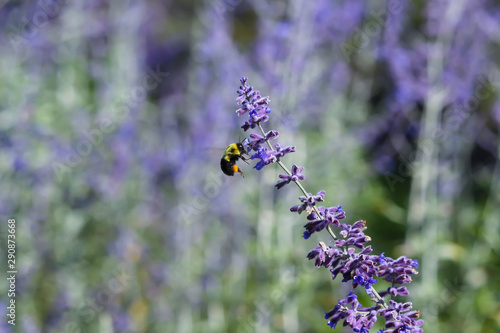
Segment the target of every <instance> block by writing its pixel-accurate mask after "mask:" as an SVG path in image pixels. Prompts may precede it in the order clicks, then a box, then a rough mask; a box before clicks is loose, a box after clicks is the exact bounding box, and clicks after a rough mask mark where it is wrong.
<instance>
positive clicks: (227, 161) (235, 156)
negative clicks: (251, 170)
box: [220, 142, 248, 177]
mask: <svg viewBox="0 0 500 333" xmlns="http://www.w3.org/2000/svg"><path fill="white" fill-rule="evenodd" d="M243 154H246V155H248V153H247V151H246V150H245V147H243V144H242V143H241V142H238V143H231V144H230V145H229V146H227V148H226V149H225V150H224V155H223V156H222V158H221V160H220V168H221V170H222V172H224V173H225V174H226V175H228V176H234V173H235V172H239V173H241V175H242V176H243V177H245V175H244V174H243V171H241V169H240V168H239V167H238V166H237V165H236V162H237V161H238V160H239V159H240V158H241V159H242V160H243V161H244V162H245V163H246V164H248V162H247V160H246V158H244V157H243V156H242V155H243Z"/></svg>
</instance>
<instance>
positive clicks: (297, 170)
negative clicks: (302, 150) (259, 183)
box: [275, 164, 306, 190]
mask: <svg viewBox="0 0 500 333" xmlns="http://www.w3.org/2000/svg"><path fill="white" fill-rule="evenodd" d="M303 170H304V167H299V166H297V165H295V164H294V165H293V166H292V171H291V172H292V175H291V176H290V175H287V174H280V175H279V177H280V178H281V179H282V180H280V181H278V183H277V184H276V185H275V186H276V187H277V188H278V190H279V189H280V188H282V187H283V186H285V185H286V184H289V183H290V182H292V181H294V182H296V181H298V180H304V179H305V178H306V176H304V175H303V174H302V173H301V172H302V171H303Z"/></svg>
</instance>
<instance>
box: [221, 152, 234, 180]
mask: <svg viewBox="0 0 500 333" xmlns="http://www.w3.org/2000/svg"><path fill="white" fill-rule="evenodd" d="M233 165H234V163H233V162H232V161H228V160H227V159H225V158H224V157H223V158H222V159H221V160H220V168H221V170H222V172H224V174H226V175H228V176H234V171H233Z"/></svg>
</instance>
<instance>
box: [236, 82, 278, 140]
mask: <svg viewBox="0 0 500 333" xmlns="http://www.w3.org/2000/svg"><path fill="white" fill-rule="evenodd" d="M240 82H241V86H240V88H239V89H238V90H237V92H238V95H239V96H238V98H237V99H236V103H238V104H239V105H241V108H239V109H238V110H236V113H237V114H238V115H239V116H241V115H244V114H245V113H247V112H248V114H249V119H248V120H247V121H245V124H244V125H243V126H241V127H242V128H243V130H244V131H247V130H248V129H250V128H255V126H257V124H258V123H260V122H266V121H268V120H269V115H268V114H269V113H271V109H270V108H269V107H267V106H266V105H267V104H269V103H270V101H271V100H270V99H269V97H262V96H261V95H260V92H259V91H258V90H254V88H253V87H252V86H249V85H248V84H247V82H248V78H246V77H242V78H241V79H240Z"/></svg>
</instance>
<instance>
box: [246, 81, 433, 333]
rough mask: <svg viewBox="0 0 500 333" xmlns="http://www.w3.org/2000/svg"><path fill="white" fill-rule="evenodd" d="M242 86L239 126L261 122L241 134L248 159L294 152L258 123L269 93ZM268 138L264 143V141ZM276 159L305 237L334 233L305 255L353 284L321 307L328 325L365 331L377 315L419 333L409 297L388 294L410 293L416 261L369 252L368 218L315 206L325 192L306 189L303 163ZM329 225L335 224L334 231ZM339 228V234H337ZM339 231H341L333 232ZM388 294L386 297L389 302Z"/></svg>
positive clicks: (265, 115)
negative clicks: (294, 197) (381, 285)
mask: <svg viewBox="0 0 500 333" xmlns="http://www.w3.org/2000/svg"><path fill="white" fill-rule="evenodd" d="M240 81H241V86H240V88H239V89H238V95H239V96H238V98H237V99H236V101H237V103H238V105H241V107H240V108H239V109H238V110H237V111H236V113H237V114H238V115H244V114H246V113H248V119H247V120H246V121H245V123H244V124H243V126H242V128H243V130H245V131H247V130H248V129H253V128H256V127H259V130H260V134H256V133H252V134H250V140H249V139H245V141H244V142H243V145H244V146H245V147H246V148H247V151H250V150H253V151H255V153H254V154H253V155H252V156H251V157H250V159H252V160H253V159H258V160H259V161H258V162H257V164H256V165H255V166H254V168H255V169H257V170H261V169H262V168H263V167H264V166H266V165H268V164H271V163H274V162H279V161H280V158H282V157H283V156H285V155H286V154H289V153H292V152H295V146H287V147H282V146H281V144H279V143H276V144H275V145H274V148H275V149H273V148H271V146H270V144H269V140H271V139H275V138H277V137H278V135H279V133H278V131H275V130H271V131H268V132H267V133H266V132H265V131H264V129H263V127H262V123H263V122H266V121H268V120H269V114H270V113H271V109H269V107H268V106H267V104H269V102H270V100H269V97H262V96H261V95H260V92H259V91H258V90H255V89H254V88H253V87H251V86H250V85H248V83H247V82H248V78H246V77H242V78H241V79H240ZM264 143H266V147H267V146H269V149H267V148H265V147H263V145H264ZM279 165H280V166H281V167H283V169H284V170H285V171H286V173H285V174H280V175H279V180H278V182H277V183H276V185H275V186H276V187H277V188H278V189H280V188H282V187H283V186H285V185H286V184H289V183H291V182H295V183H296V184H297V185H298V187H299V188H300V190H301V192H302V193H303V194H304V195H303V196H300V197H299V200H300V204H299V205H295V206H293V207H291V208H290V211H291V212H297V213H299V214H301V213H302V212H304V211H305V212H307V217H306V219H307V223H306V224H305V225H304V228H305V231H304V234H303V237H304V239H309V238H310V237H311V235H312V234H314V233H316V232H320V231H323V230H324V229H328V232H329V233H330V235H331V236H332V238H333V241H332V242H331V245H330V246H327V245H326V244H325V243H324V242H319V243H318V246H316V247H315V248H314V249H312V250H310V251H309V252H308V254H307V258H308V259H309V260H314V265H315V266H316V267H325V268H328V269H329V271H330V273H331V277H332V279H336V277H337V276H338V275H339V274H340V275H341V276H342V282H346V283H349V282H350V283H352V290H351V291H350V292H349V294H347V296H346V297H345V298H344V299H341V300H339V301H338V302H337V305H336V306H335V307H334V308H333V309H332V310H331V311H329V312H327V313H325V319H327V320H328V321H327V324H328V325H329V326H330V327H331V328H335V327H337V324H338V323H339V322H342V324H343V326H349V327H351V328H352V331H354V332H358V333H369V330H370V329H372V328H373V327H374V325H375V323H376V321H377V318H382V319H383V320H385V326H384V328H383V329H381V330H379V333H421V332H423V330H422V329H421V328H420V326H422V325H423V320H421V319H419V317H420V312H419V311H414V310H412V305H411V303H409V302H406V303H398V302H395V301H394V300H393V299H392V298H393V297H397V296H407V295H409V291H408V289H407V288H406V287H405V286H403V284H405V283H409V282H411V281H412V280H411V276H412V275H414V274H418V272H417V271H416V269H417V268H418V261H417V260H412V259H409V258H407V257H405V256H402V257H399V258H398V259H392V258H390V257H386V256H385V254H384V252H383V253H382V254H380V255H373V254H371V253H372V251H373V250H372V248H371V246H369V245H366V243H367V242H369V241H371V238H370V237H369V236H367V235H365V233H364V231H365V230H366V229H367V226H366V221H364V220H359V221H356V222H354V223H351V224H347V223H340V221H341V220H343V219H345V218H346V213H345V212H344V210H343V209H342V205H338V206H331V207H324V206H318V204H317V203H318V202H324V199H325V195H326V192H325V191H319V192H318V193H317V194H316V195H312V194H311V193H308V192H306V190H305V189H304V187H303V186H302V185H301V184H300V183H299V180H304V179H305V176H304V174H302V171H303V170H304V168H303V167H299V166H297V165H295V164H294V165H293V166H292V168H291V171H288V170H287V169H286V168H285V167H284V166H283V164H282V163H281V162H280V163H279ZM332 227H335V228H338V231H334V230H333V228H332ZM337 233H338V234H337ZM337 235H340V237H337ZM378 279H383V280H385V281H387V282H389V284H390V286H389V287H387V286H386V287H385V288H386V289H384V290H379V291H376V290H375V287H374V286H375V284H377V283H378ZM358 287H360V288H359V289H361V288H363V289H364V290H365V291H366V293H367V294H368V295H369V296H370V299H371V300H372V302H373V303H374V304H372V306H371V307H364V306H363V305H362V304H361V303H360V301H359V300H358V297H357V296H356V294H354V293H353V291H355V290H356V288H358ZM386 296H388V297H390V299H389V305H387V303H386V300H385V299H384V298H385V297H386Z"/></svg>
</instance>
